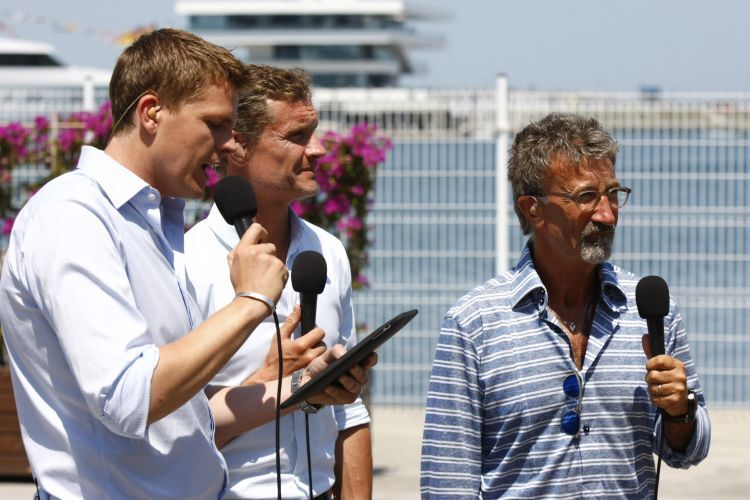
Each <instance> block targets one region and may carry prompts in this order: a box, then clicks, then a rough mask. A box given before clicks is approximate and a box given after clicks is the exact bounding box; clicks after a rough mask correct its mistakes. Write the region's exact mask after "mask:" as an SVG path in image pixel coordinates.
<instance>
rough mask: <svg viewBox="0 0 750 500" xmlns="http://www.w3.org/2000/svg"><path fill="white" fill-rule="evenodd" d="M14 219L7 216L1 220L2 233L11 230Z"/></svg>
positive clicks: (7, 232)
mask: <svg viewBox="0 0 750 500" xmlns="http://www.w3.org/2000/svg"><path fill="white" fill-rule="evenodd" d="M15 221H16V219H15V218H13V217H8V218H6V219H5V220H4V221H3V235H8V234H10V232H11V231H12V230H13V223H14V222H15Z"/></svg>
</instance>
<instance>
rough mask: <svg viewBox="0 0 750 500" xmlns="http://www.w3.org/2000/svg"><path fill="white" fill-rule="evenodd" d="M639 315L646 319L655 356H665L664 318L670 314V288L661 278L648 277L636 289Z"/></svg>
mask: <svg viewBox="0 0 750 500" xmlns="http://www.w3.org/2000/svg"><path fill="white" fill-rule="evenodd" d="M635 304H636V305H637V306H638V315H640V317H641V318H645V319H646V324H647V325H648V334H649V338H650V339H651V352H652V353H653V355H654V356H659V355H660V354H664V316H666V315H667V314H668V313H669V288H668V287H667V282H666V281H664V280H663V279H661V278H660V277H659V276H646V277H645V278H642V279H641V280H640V281H639V282H638V285H636V287H635Z"/></svg>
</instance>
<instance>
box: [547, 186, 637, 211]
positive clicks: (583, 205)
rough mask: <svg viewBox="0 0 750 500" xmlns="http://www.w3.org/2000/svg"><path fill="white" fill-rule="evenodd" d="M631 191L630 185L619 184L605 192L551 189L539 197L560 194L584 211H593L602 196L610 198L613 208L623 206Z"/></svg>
mask: <svg viewBox="0 0 750 500" xmlns="http://www.w3.org/2000/svg"><path fill="white" fill-rule="evenodd" d="M630 192H631V189H630V188H629V187H624V186H618V187H613V188H611V189H607V190H606V191H604V192H603V193H600V192H599V191H582V192H580V193H556V192H554V191H550V192H549V193H546V194H545V195H544V196H540V197H539V198H546V197H548V196H560V197H562V198H567V199H568V200H570V201H572V202H573V203H575V204H576V205H577V206H578V208H579V209H580V210H581V211H582V212H592V211H593V210H594V209H595V208H596V206H597V205H598V204H599V200H601V199H602V196H606V197H607V200H609V205H610V206H611V207H612V208H622V207H623V206H624V205H625V203H627V202H628V197H629V196H630Z"/></svg>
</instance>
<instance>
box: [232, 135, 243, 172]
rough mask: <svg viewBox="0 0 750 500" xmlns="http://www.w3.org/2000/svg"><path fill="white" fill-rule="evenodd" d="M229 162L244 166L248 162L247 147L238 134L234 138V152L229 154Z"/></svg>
mask: <svg viewBox="0 0 750 500" xmlns="http://www.w3.org/2000/svg"><path fill="white" fill-rule="evenodd" d="M228 159H229V162H230V163H233V164H234V165H238V166H243V165H244V164H245V163H246V162H247V145H246V144H245V143H244V142H243V141H242V138H241V137H239V136H238V135H237V134H235V136H234V152H232V153H230V154H229V157H228Z"/></svg>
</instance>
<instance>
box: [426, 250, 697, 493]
mask: <svg viewBox="0 0 750 500" xmlns="http://www.w3.org/2000/svg"><path fill="white" fill-rule="evenodd" d="M599 278H600V283H601V294H600V297H599V301H598V306H597V309H596V315H595V318H594V323H593V326H592V329H591V334H590V337H589V341H588V348H587V351H586V357H585V359H584V362H583V368H582V370H581V372H580V373H581V376H582V377H583V380H584V394H583V402H582V412H581V420H582V424H581V426H582V429H583V430H582V431H581V432H580V435H579V437H573V436H570V435H568V434H565V433H564V432H562V430H561V427H560V421H561V418H562V416H563V414H564V413H565V412H566V411H567V410H568V409H569V408H570V401H569V398H567V397H566V396H565V393H564V392H563V390H562V384H563V380H564V379H565V378H566V377H567V376H568V375H570V374H571V373H573V372H574V371H575V370H576V367H575V364H574V363H573V360H572V358H571V356H570V347H569V342H568V340H567V337H566V335H565V333H564V332H563V331H562V329H561V328H560V326H559V323H558V321H557V319H556V318H554V316H553V315H552V314H550V313H548V308H547V292H546V289H545V288H544V285H543V284H542V282H541V280H540V279H539V276H538V275H537V273H536V270H535V269H534V262H533V260H532V258H531V251H530V247H529V246H528V245H527V246H526V248H525V249H524V251H523V253H522V255H521V260H520V262H519V263H518V265H517V266H516V267H515V268H513V269H511V270H510V271H508V272H506V273H504V274H502V275H500V276H498V277H496V278H494V279H492V280H490V281H488V282H487V283H485V284H484V285H481V286H479V287H477V288H475V289H474V290H472V291H471V292H470V293H469V294H467V295H466V296H464V297H463V298H461V299H460V300H459V301H458V302H457V303H456V304H455V305H454V306H453V307H452V308H451V309H450V310H449V311H448V313H447V314H446V316H445V318H444V320H443V327H442V331H441V334H440V341H439V343H438V346H437V351H436V356H435V361H434V364H433V368H432V376H431V378H430V387H429V392H428V396H427V407H426V417H425V428H424V438H423V443H422V474H421V490H422V497H423V498H432V497H441V496H444V497H450V498H477V497H479V496H482V497H485V498H497V497H501V496H502V497H507V498H605V497H618V498H623V497H626V498H650V497H651V495H652V492H653V487H654V476H655V467H654V458H653V455H652V453H654V452H655V450H657V449H658V441H657V439H658V438H659V435H660V432H658V429H659V428H660V425H658V419H657V418H656V407H655V406H653V405H652V404H651V402H650V401H649V396H648V393H647V392H646V388H647V384H646V382H645V376H646V368H645V366H646V361H647V360H646V355H645V354H644V353H643V350H642V344H641V337H642V336H643V335H644V334H645V333H647V331H648V330H647V327H646V322H645V320H643V319H641V318H640V317H639V316H638V312H637V308H636V305H635V286H636V283H637V282H638V277H636V276H634V275H633V274H631V273H628V272H626V271H623V270H622V269H620V268H618V267H616V266H613V265H612V264H610V263H605V264H603V265H602V266H600V275H599ZM665 324H666V325H668V331H667V332H666V334H665V344H666V353H667V354H669V355H671V356H674V357H676V358H678V359H680V360H681V361H682V362H683V363H685V369H686V371H687V375H688V385H689V386H690V387H691V388H693V389H694V390H695V391H696V394H697V396H698V400H699V403H700V406H699V408H698V414H697V425H696V430H695V433H694V435H693V438H692V440H691V442H690V443H689V445H688V448H687V450H686V451H685V452H684V453H677V452H675V451H673V450H672V449H670V447H669V445H668V444H667V443H666V442H665V444H664V450H663V453H662V457H663V459H664V460H665V462H666V463H667V464H669V465H671V466H672V467H688V466H690V465H694V464H696V463H698V462H700V461H701V460H702V459H703V458H704V457H705V456H706V455H707V454H708V447H709V442H710V423H709V419H708V413H707V411H706V409H705V402H704V398H703V393H702V391H701V388H700V383H699V381H698V375H697V373H696V371H695V365H694V363H693V360H692V357H691V355H690V349H689V346H688V343H687V337H686V335H685V328H684V325H683V321H682V317H681V315H680V313H679V312H678V311H677V309H676V306H675V303H674V300H673V299H671V298H670V310H669V315H668V316H667V317H666V318H665ZM566 400H567V401H566Z"/></svg>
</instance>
